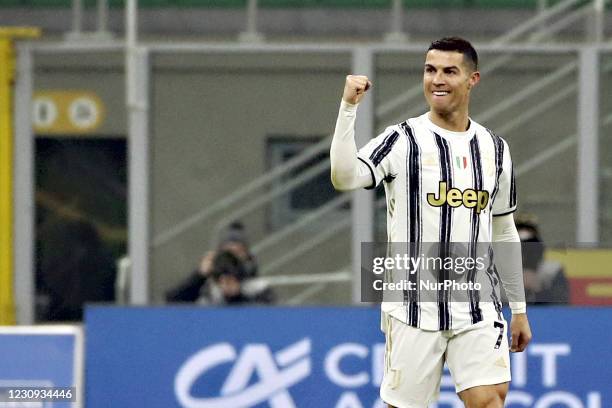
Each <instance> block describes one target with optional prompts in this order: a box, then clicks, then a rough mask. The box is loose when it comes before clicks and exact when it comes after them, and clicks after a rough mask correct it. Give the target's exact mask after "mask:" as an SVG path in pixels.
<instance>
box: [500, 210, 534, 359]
mask: <svg viewBox="0 0 612 408" xmlns="http://www.w3.org/2000/svg"><path fill="white" fill-rule="evenodd" d="M493 242H494V246H495V247H497V248H496V251H495V263H496V266H497V268H498V271H499V277H500V279H501V281H502V285H503V286H504V290H505V292H506V295H507V296H508V301H509V303H510V309H511V310H512V320H511V322H510V334H511V345H510V351H515V352H521V351H523V350H525V348H526V347H527V344H528V343H529V341H530V340H531V328H530V327H529V320H528V319H527V305H526V303H525V287H524V284H523V265H522V258H521V246H520V242H521V240H520V238H519V235H518V231H517V230H516V226H515V224H514V216H513V215H512V213H510V214H506V215H500V216H494V217H493Z"/></svg>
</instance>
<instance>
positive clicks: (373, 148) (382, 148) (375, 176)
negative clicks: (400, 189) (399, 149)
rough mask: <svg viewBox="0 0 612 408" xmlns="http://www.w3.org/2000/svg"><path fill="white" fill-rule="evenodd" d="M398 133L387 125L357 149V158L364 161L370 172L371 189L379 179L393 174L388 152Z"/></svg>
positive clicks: (392, 147)
mask: <svg viewBox="0 0 612 408" xmlns="http://www.w3.org/2000/svg"><path fill="white" fill-rule="evenodd" d="M399 137H400V133H399V132H398V130H397V129H396V128H394V127H388V128H387V129H386V130H385V131H384V132H383V133H381V134H380V135H378V136H377V137H375V138H374V139H372V140H370V141H369V142H368V143H367V144H366V145H365V146H363V147H362V148H361V149H359V153H358V154H357V158H358V159H359V160H361V161H362V162H363V163H365V164H366V165H367V166H368V168H369V169H370V173H371V174H372V185H371V186H369V187H366V188H367V189H372V188H375V187H376V186H378V185H379V184H380V183H381V181H383V180H385V179H387V178H388V177H389V176H392V175H393V171H392V168H391V160H390V156H389V153H391V151H392V150H393V149H394V147H396V146H397V144H398V143H397V141H398V140H399Z"/></svg>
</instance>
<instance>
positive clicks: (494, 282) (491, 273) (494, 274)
mask: <svg viewBox="0 0 612 408" xmlns="http://www.w3.org/2000/svg"><path fill="white" fill-rule="evenodd" d="M487 276H488V277H489V283H490V284H491V301H492V302H493V305H494V306H495V311H496V312H497V318H498V319H499V320H502V319H503V315H502V304H501V301H500V299H499V298H498V297H497V293H496V292H497V286H498V285H499V283H500V282H501V279H500V277H499V272H498V271H497V267H496V266H495V254H494V253H493V247H492V246H489V266H488V268H487Z"/></svg>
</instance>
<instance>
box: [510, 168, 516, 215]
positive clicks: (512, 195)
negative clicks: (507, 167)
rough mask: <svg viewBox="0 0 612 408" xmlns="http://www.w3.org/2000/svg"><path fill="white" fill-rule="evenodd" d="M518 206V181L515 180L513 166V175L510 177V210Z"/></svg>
mask: <svg viewBox="0 0 612 408" xmlns="http://www.w3.org/2000/svg"><path fill="white" fill-rule="evenodd" d="M515 206H516V180H515V179H514V166H512V173H511V175H510V206H509V207H510V208H514V207H515Z"/></svg>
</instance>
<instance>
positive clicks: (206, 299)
mask: <svg viewBox="0 0 612 408" xmlns="http://www.w3.org/2000/svg"><path fill="white" fill-rule="evenodd" d="M256 275H257V262H256V260H255V257H254V256H253V255H252V254H251V252H250V250H249V246H248V241H247V239H246V234H245V232H244V226H243V225H242V224H241V223H239V222H234V223H232V224H231V225H230V227H229V228H228V230H227V232H226V233H225V235H224V237H223V239H222V240H221V242H220V244H219V246H218V249H217V250H214V251H209V252H207V253H206V254H205V255H204V256H203V257H202V259H201V260H200V264H199V267H198V269H196V270H195V271H193V273H192V274H191V276H190V277H189V278H187V280H185V281H184V282H183V283H181V284H180V285H179V286H178V287H176V288H174V289H172V290H170V291H168V292H167V293H166V301H168V302H197V303H201V304H213V305H224V304H225V305H232V304H244V303H272V302H273V301H274V295H273V292H272V290H271V289H270V288H269V287H268V286H267V285H266V284H265V282H263V281H261V280H259V279H256Z"/></svg>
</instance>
